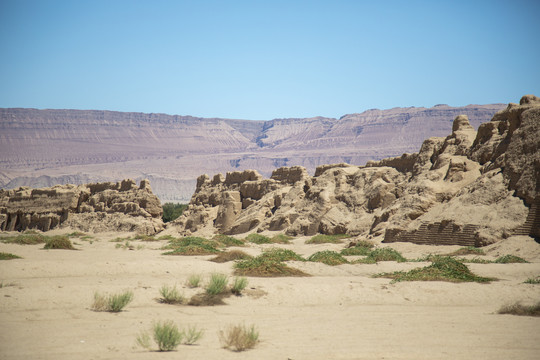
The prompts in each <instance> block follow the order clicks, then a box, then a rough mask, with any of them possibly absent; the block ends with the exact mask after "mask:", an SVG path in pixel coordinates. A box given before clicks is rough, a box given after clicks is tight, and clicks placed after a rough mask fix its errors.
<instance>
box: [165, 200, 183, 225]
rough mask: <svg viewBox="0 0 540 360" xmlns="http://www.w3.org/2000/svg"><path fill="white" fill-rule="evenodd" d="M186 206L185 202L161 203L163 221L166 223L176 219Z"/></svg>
mask: <svg viewBox="0 0 540 360" xmlns="http://www.w3.org/2000/svg"><path fill="white" fill-rule="evenodd" d="M187 207H188V206H187V204H173V203H170V202H169V203H165V204H163V216H162V219H163V222H164V223H167V222H170V221H173V220H176V219H178V218H179V217H180V215H182V213H183V212H184V210H186V209H187Z"/></svg>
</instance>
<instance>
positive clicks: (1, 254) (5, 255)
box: [0, 252, 21, 260]
mask: <svg viewBox="0 0 540 360" xmlns="http://www.w3.org/2000/svg"><path fill="white" fill-rule="evenodd" d="M13 259H21V257H20V256H17V255H14V254H10V253H5V252H0V260H13Z"/></svg>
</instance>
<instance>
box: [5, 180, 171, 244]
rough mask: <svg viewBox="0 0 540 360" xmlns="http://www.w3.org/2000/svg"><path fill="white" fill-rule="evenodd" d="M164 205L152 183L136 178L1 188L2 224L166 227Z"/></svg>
mask: <svg viewBox="0 0 540 360" xmlns="http://www.w3.org/2000/svg"><path fill="white" fill-rule="evenodd" d="M162 215H163V209H162V207H161V203H160V201H159V199H158V198H157V197H156V196H155V195H154V194H153V193H152V189H151V187H150V183H149V182H148V181H147V180H142V181H141V182H140V185H139V186H136V183H135V181H133V180H129V179H128V180H123V181H121V182H118V183H113V182H105V183H94V184H87V185H79V186H76V185H57V186H53V187H51V188H41V189H31V188H27V187H21V188H18V189H14V190H0V230H2V231H14V230H15V231H22V230H26V229H38V230H42V231H48V230H51V229H54V228H57V227H65V226H70V227H72V228H74V229H79V230H82V231H92V232H101V231H137V232H140V233H145V234H154V233H156V232H158V231H160V230H162V229H163V223H162V221H161V216H162Z"/></svg>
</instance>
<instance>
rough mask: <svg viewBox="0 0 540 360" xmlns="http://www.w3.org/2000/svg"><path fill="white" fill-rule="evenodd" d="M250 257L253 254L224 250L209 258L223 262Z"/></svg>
mask: <svg viewBox="0 0 540 360" xmlns="http://www.w3.org/2000/svg"><path fill="white" fill-rule="evenodd" d="M252 257H253V256H251V255H248V254H246V253H245V252H243V251H240V250H232V251H224V252H222V253H219V254H218V255H217V256H216V257H215V258H213V259H210V261H213V262H217V263H225V262H229V261H234V260H244V259H250V258H252Z"/></svg>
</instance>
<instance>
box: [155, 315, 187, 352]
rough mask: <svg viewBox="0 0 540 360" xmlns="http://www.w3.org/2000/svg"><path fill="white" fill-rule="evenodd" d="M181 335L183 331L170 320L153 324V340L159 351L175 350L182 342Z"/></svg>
mask: <svg viewBox="0 0 540 360" xmlns="http://www.w3.org/2000/svg"><path fill="white" fill-rule="evenodd" d="M183 337H184V336H183V333H182V332H181V331H180V330H178V327H177V326H176V325H175V324H174V323H173V322H172V321H171V320H165V321H163V322H158V323H156V324H154V341H155V342H156V344H157V346H158V348H159V351H173V350H175V349H176V348H177V347H178V345H180V344H181V343H182V338H183Z"/></svg>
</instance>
